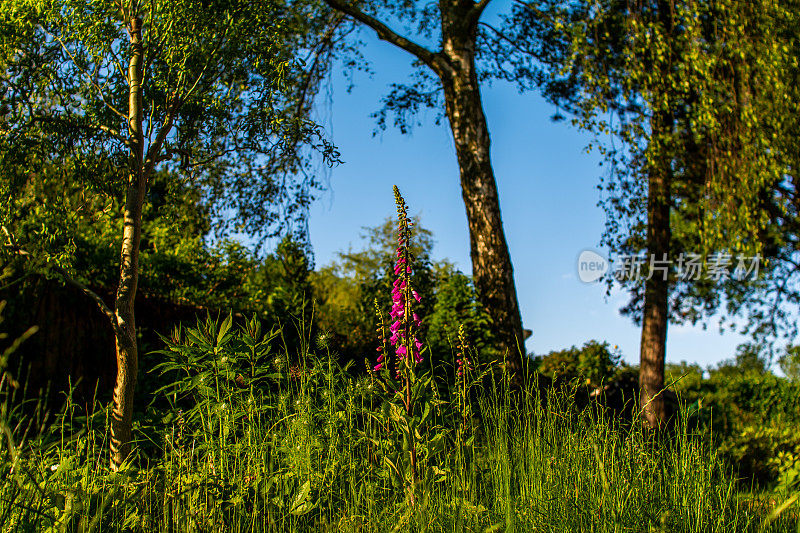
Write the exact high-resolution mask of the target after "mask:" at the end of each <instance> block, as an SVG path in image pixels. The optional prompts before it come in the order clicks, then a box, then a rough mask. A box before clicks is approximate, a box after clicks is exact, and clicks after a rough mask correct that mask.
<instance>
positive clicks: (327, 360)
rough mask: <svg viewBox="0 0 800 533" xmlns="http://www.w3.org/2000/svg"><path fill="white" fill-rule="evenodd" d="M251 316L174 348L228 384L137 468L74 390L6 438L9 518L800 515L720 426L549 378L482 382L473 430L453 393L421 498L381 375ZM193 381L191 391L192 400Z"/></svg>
mask: <svg viewBox="0 0 800 533" xmlns="http://www.w3.org/2000/svg"><path fill="white" fill-rule="evenodd" d="M251 325H252V323H251ZM247 327H248V326H245V327H243V328H241V329H239V330H236V329H235V328H234V330H232V332H231V333H227V334H226V335H227V336H228V337H229V338H230V339H232V340H231V341H230V342H233V341H234V340H242V339H244V340H245V342H243V343H240V344H238V345H237V344H228V341H226V340H225V339H224V335H221V334H220V331H219V326H218V325H217V324H216V323H213V321H209V322H207V323H206V324H205V325H203V326H201V327H200V328H198V329H197V330H196V332H195V340H197V339H201V340H202V339H203V338H205V339H207V341H208V343H209V346H211V345H212V344H214V343H215V342H217V341H219V340H220V339H222V342H221V344H220V345H219V346H217V347H216V348H214V347H213V346H211V348H210V352H209V354H210V356H209V354H206V355H202V353H201V352H202V350H198V348H201V347H202V346H203V344H202V342H199V341H197V342H194V343H193V344H192V343H191V342H189V341H187V340H186V339H185V338H184V339H183V340H182V341H179V342H176V343H174V345H173V346H174V347H180V346H183V347H184V348H186V346H189V345H191V347H190V348H186V351H185V352H181V353H183V354H184V355H185V356H186V358H188V359H186V361H190V359H191V357H197V358H198V359H197V360H196V361H195V362H194V363H189V362H185V363H182V364H187V365H190V364H194V365H195V366H194V367H193V368H196V369H199V370H202V372H203V375H204V376H206V377H207V378H208V381H210V383H206V384H205V385H198V387H199V388H194V389H192V388H191V387H192V383H195V384H197V383H196V382H198V381H200V382H202V381H203V379H189V378H187V379H184V380H183V381H180V380H179V381H176V383H183V384H184V385H182V386H184V389H180V387H178V388H176V387H171V388H170V387H167V388H166V389H164V390H163V391H161V392H160V393H159V395H160V399H161V400H164V399H165V398H166V399H168V400H169V402H167V404H168V406H167V407H165V408H162V409H160V410H158V409H151V411H153V412H157V413H159V415H160V416H162V417H163V418H160V419H159V420H160V422H159V423H157V424H153V423H151V424H149V425H147V424H144V423H140V424H139V426H138V432H137V435H138V439H139V441H138V444H139V445H138V447H137V449H138V453H137V454H136V455H135V457H134V458H133V460H132V462H131V464H130V465H129V466H128V467H127V468H125V469H123V471H122V472H119V473H111V472H109V471H108V470H107V466H106V465H107V463H108V461H107V451H106V450H107V442H106V432H105V428H106V420H105V416H106V413H105V411H103V409H101V408H98V409H97V410H96V412H95V413H94V414H93V415H92V416H91V417H88V418H87V417H85V415H84V413H82V411H81V409H79V408H78V407H77V406H75V405H73V404H71V403H70V402H67V404H66V407H65V408H64V410H63V413H62V415H60V416H59V417H58V418H57V419H56V421H55V422H54V423H53V424H52V425H51V426H50V427H49V428H48V429H47V430H46V431H44V432H42V433H41V434H39V435H31V434H30V433H29V434H28V437H27V438H26V440H24V441H20V442H14V449H15V450H16V452H15V453H16V456H14V455H12V453H11V452H10V450H9V449H8V446H6V447H5V448H6V449H5V451H4V455H3V458H2V472H3V476H2V478H0V523H1V524H2V531H46V530H53V531H111V532H114V531H181V532H183V531H198V532H200V531H226V532H227V531H230V532H250V531H315V532H316V531H326V530H330V531H486V530H490V531H491V530H495V531H554V532H557V531H564V532H574V531H596V532H605V531H608V532H612V531H613V532H617V531H619V532H622V531H637V532H639V531H686V532H690V531H713V532H734V531H736V532H739V531H762V530H763V531H776V532H777V531H797V530H798V528H799V527H800V525H798V524H799V521H798V513H797V506H796V504H793V503H791V502H790V504H789V505H786V506H784V508H783V509H780V506H781V504H782V503H783V502H784V501H785V500H786V498H785V497H778V496H776V497H775V499H774V501H772V502H770V501H761V502H753V501H752V500H749V501H743V500H742V498H741V497H740V495H738V494H737V492H736V486H735V483H734V480H733V478H732V476H731V475H730V473H728V472H726V471H725V470H724V469H723V467H722V464H721V462H720V461H719V460H718V458H717V456H716V455H715V453H714V450H712V449H711V448H710V446H709V438H708V436H707V435H705V436H704V435H694V434H692V433H691V432H690V431H689V429H688V428H687V427H685V426H683V425H680V424H679V427H678V428H677V429H676V430H675V431H674V432H673V433H672V434H670V435H669V436H667V437H663V436H662V437H657V436H655V435H650V434H647V433H646V432H645V431H644V430H642V429H641V426H640V424H638V423H636V422H635V421H634V422H633V423H630V422H629V423H627V424H622V423H620V422H619V421H617V420H613V419H610V418H608V417H606V416H604V415H603V414H602V413H601V412H600V411H599V410H598V409H593V408H591V407H590V408H587V409H585V410H582V411H581V410H578V409H576V407H575V402H574V399H573V397H572V395H571V394H570V390H560V391H550V392H549V393H548V394H547V395H546V396H547V398H546V399H541V397H542V395H540V394H538V393H537V392H536V391H532V392H530V393H526V392H522V391H515V392H510V391H509V390H508V388H507V387H505V386H504V384H503V377H502V375H498V376H497V378H496V381H492V380H486V383H488V385H487V386H486V387H485V388H483V389H481V390H479V391H477V394H476V395H475V396H476V397H477V401H476V402H475V414H476V415H477V416H476V417H474V418H473V419H472V420H470V421H468V424H467V427H464V426H463V420H457V419H458V417H457V416H454V413H453V412H452V410H450V409H449V407H450V406H451V405H454V404H449V403H445V404H443V406H442V409H440V410H439V412H438V413H437V414H436V415H435V417H436V421H435V423H434V424H431V425H429V426H428V428H429V429H428V430H427V431H428V432H427V433H426V434H424V435H420V438H421V439H422V442H428V443H430V442H433V441H437V442H441V443H443V444H442V445H441V446H438V447H433V446H430V447H428V448H425V447H423V448H422V452H421V455H420V458H421V462H420V465H421V467H420V473H421V475H420V478H421V480H420V486H419V487H418V495H419V496H418V499H417V500H416V502H415V504H414V505H413V506H411V505H409V502H408V500H407V499H406V497H405V494H404V488H403V483H402V480H401V479H400V478H399V476H398V475H397V473H396V472H393V468H394V466H393V465H392V464H391V461H387V458H388V457H390V455H387V450H389V449H393V446H395V445H396V444H397V443H396V442H394V441H393V439H396V438H397V436H396V435H394V434H393V433H392V432H390V431H388V430H387V425H386V423H385V419H384V418H382V416H381V411H382V409H383V407H382V404H381V403H380V401H379V398H378V396H377V395H376V390H375V389H376V383H375V381H374V379H375V377H374V376H372V377H370V376H367V375H363V373H362V375H361V376H358V375H355V374H358V373H356V372H346V371H344V370H342V369H341V368H339V367H338V365H337V364H336V363H335V362H334V360H333V359H332V358H331V357H329V356H328V354H326V353H324V349H322V352H323V353H322V355H318V354H315V353H313V351H312V350H310V349H308V348H303V349H302V352H303V353H301V354H290V353H286V351H285V350H283V351H281V350H273V348H272V345H273V344H279V343H273V342H272V340H273V338H274V336H269V335H261V334H260V332H258V331H253V330H248V329H247ZM259 339H261V341H264V342H262V343H261V344H259V342H260V341H259ZM218 344H219V343H218ZM307 344H308V343H301V345H303V346H305V345H307ZM236 346H239V348H241V349H239V348H236ZM248 346H252V349H249V348H247V347H248ZM237 350H238V351H237ZM248 350H249V351H248ZM191 354H194V355H191ZM248 354H249V355H248ZM207 356H209V357H207ZM180 357H183V356H177V355H176V356H175V360H176V361H177V360H180ZM237 357H238V358H239V359H236V358H237ZM248 357H250V359H247V358H248ZM230 360H234V362H236V361H238V363H237V364H239V366H238V367H236V368H245V367H246V364H249V365H251V367H252V369H253V372H254V373H253V376H250V375H248V376H247V378H246V379H245V376H243V375H241V374H236V373H235V368H234V370H231V368H232V367H229V366H226V365H228V364H229V361H230ZM210 361H213V364H212V363H210ZM221 361H224V363H220V362H221ZM245 363H246V364H245ZM203 365H205V366H203ZM242 365H245V366H242ZM187 368H189V367H187ZM259 368H260V369H261V370H262V371H263V372H262V374H258V369H259ZM226 369H227V370H226ZM232 372H233V373H232ZM189 374H190V375H191V372H189ZM167 375H168V376H169V375H172V374H169V373H168V374H167ZM198 375H199V374H198ZM259 376H260V377H259ZM255 377H258V379H255ZM254 383H258V384H259V386H257V387H256V386H255V385H254ZM186 387H189V389H186ZM204 387H205V388H204ZM178 390H183V391H184V392H186V391H187V390H189V392H191V394H189V395H184V396H183V401H182V400H181V397H182V396H181V394H180V393H179V392H177V391H178ZM442 393H443V395H444V396H445V397H449V394H448V391H447V390H446V389H445V388H443V389H442ZM187 394H188V393H187ZM189 398H195V400H196V401H195V403H193V404H191V403H187V400H188V399H189ZM198 398H199V400H198ZM162 403H164V402H163V401H162ZM151 414H152V413H151ZM151 419H152V417H151ZM459 423H462V425H461V426H459V427H461V430H460V431H454V430H453V428H454V427H455V426H456V425H457V424H459ZM437 433H442V434H443V435H440V436H437ZM9 436H12V435H11V432H9ZM468 437H471V438H468ZM10 442H12V441H11V440H8V439H7V443H6V444H8V443H10ZM775 509H778V510H780V513H779V514H775V512H774V510H775ZM771 513H772V515H771Z"/></svg>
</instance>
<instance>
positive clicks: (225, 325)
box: [217, 313, 233, 346]
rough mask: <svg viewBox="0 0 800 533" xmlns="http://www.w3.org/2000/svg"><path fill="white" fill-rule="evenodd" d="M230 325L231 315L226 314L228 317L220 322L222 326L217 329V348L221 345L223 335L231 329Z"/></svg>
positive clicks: (231, 321)
mask: <svg viewBox="0 0 800 533" xmlns="http://www.w3.org/2000/svg"><path fill="white" fill-rule="evenodd" d="M232 323H233V314H231V313H228V317H227V318H226V319H225V320H224V321H223V322H222V325H221V326H220V328H219V333H218V334H217V346H222V345H223V337H225V334H226V333H228V331H229V330H230V329H231V324H232ZM226 340H227V339H226Z"/></svg>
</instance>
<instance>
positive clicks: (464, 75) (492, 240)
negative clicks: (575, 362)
mask: <svg viewBox="0 0 800 533" xmlns="http://www.w3.org/2000/svg"><path fill="white" fill-rule="evenodd" d="M440 7H441V9H442V35H443V47H442V52H441V55H440V60H439V61H437V63H436V65H437V68H436V71H437V74H438V75H439V77H440V78H441V80H442V86H443V89H444V97H445V111H446V114H447V118H448V120H449V122H450V129H451V131H452V133H453V140H454V141H455V147H456V156H457V158H458V166H459V170H460V174H461V195H462V198H463V199H464V205H465V206H466V211H467V221H468V224H469V236H470V255H471V257H472V273H473V276H474V279H475V288H476V290H477V292H478V297H479V299H480V301H481V303H482V304H483V305H484V306H485V307H486V310H487V311H488V313H489V316H490V317H491V319H492V323H493V327H494V331H495V334H496V335H497V339H498V341H499V344H500V348H501V349H502V350H503V351H505V352H506V364H507V368H508V370H509V371H510V372H511V373H512V375H514V376H515V379H517V380H518V378H519V372H520V370H521V368H522V354H524V353H525V348H524V340H525V338H524V336H523V331H522V320H521V317H520V311H519V303H518V301H517V290H516V286H515V284H514V271H513V267H512V265H511V256H510V254H509V252H508V244H507V243H506V238H505V233H504V231H503V220H502V217H501V214H500V200H499V197H498V193H497V183H496V181H495V177H494V171H493V169H492V162H491V154H490V140H489V129H488V127H487V124H486V115H485V114H484V112H483V103H482V101H481V94H480V87H479V84H478V76H477V72H476V70H475V42H476V33H477V32H476V29H477V19H471V17H470V14H471V10H472V9H473V8H474V2H472V1H468V2H465V1H450V2H441V3H440Z"/></svg>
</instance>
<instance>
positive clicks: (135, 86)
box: [111, 18, 147, 470]
mask: <svg viewBox="0 0 800 533" xmlns="http://www.w3.org/2000/svg"><path fill="white" fill-rule="evenodd" d="M130 35H131V49H132V55H131V58H130V62H129V64H128V85H129V89H128V91H129V92H128V133H129V135H130V143H131V148H130V162H129V170H128V171H129V175H128V188H127V190H126V192H125V215H124V227H123V233H122V253H121V260H120V272H119V285H118V287H117V295H116V304H115V315H116V321H117V323H116V327H115V328H114V329H115V337H116V355H117V379H116V384H115V386H114V409H113V412H112V416H111V469H112V470H117V469H119V467H120V466H121V465H122V463H123V462H124V461H125V460H126V459H127V458H128V455H129V454H130V451H131V424H132V414H133V393H134V389H135V387H136V374H137V372H138V347H137V344H136V321H135V316H134V307H133V306H134V300H135V298H136V288H137V285H138V281H139V243H140V240H141V233H142V205H143V204H144V197H145V190H146V188H147V183H146V176H145V173H144V136H143V132H142V122H143V118H142V76H143V73H142V62H143V59H144V49H143V46H142V21H141V19H139V18H134V19H132V20H131V21H130Z"/></svg>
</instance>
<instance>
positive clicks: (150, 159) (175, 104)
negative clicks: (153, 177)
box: [143, 97, 183, 179]
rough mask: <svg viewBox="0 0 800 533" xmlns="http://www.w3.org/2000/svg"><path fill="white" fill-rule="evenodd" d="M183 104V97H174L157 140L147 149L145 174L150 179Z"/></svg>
mask: <svg viewBox="0 0 800 533" xmlns="http://www.w3.org/2000/svg"><path fill="white" fill-rule="evenodd" d="M182 104H183V100H182V98H179V97H176V98H174V99H173V101H172V103H171V105H170V106H169V109H168V110H167V116H166V119H165V120H164V123H163V124H162V125H161V129H160V130H159V131H158V134H157V135H156V140H155V141H153V143H152V144H150V147H149V148H148V149H147V157H146V158H145V161H144V169H143V170H144V175H145V179H149V177H150V174H151V173H152V172H153V169H154V168H155V166H156V163H157V162H158V160H159V157H158V155H159V152H160V151H161V147H162V146H163V144H164V141H165V140H166V138H167V135H169V132H170V131H171V130H172V124H173V123H174V121H175V115H176V114H177V112H178V109H180V107H181V105H182Z"/></svg>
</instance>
